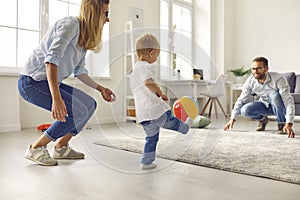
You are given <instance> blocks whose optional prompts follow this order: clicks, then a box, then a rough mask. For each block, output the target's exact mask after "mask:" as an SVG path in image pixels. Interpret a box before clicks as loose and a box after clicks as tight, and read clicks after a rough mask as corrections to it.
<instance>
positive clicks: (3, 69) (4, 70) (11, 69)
mask: <svg viewBox="0 0 300 200" xmlns="http://www.w3.org/2000/svg"><path fill="white" fill-rule="evenodd" d="M16 1H17V2H16V6H17V8H16V9H17V11H16V15H17V16H16V18H17V20H18V9H19V8H18V1H21V0H16ZM22 1H24V0H22ZM50 1H51V0H39V1H38V3H39V27H38V30H31V29H26V28H20V27H19V26H18V21H17V22H16V27H11V26H6V25H1V24H0V27H3V28H10V29H14V30H15V31H16V37H15V38H14V40H15V43H16V48H15V51H16V52H15V53H16V56H15V61H14V65H15V66H2V65H0V75H19V73H20V72H21V70H22V68H23V66H20V65H19V64H18V51H19V48H18V45H19V44H18V30H25V31H33V32H38V33H39V42H40V40H41V39H42V37H43V36H44V35H45V34H46V32H47V31H48V29H49V27H50V26H51V24H50V23H49V12H51V11H50V10H49V9H50V6H49V3H50ZM56 1H61V2H63V3H66V4H68V7H69V5H70V4H72V5H78V6H79V8H80V4H77V3H74V2H72V1H69V0H56ZM78 13H79V10H78ZM69 14H70V13H69V9H68V13H66V15H65V16H69ZM108 35H109V27H108ZM106 42H107V41H106ZM36 45H38V44H36ZM108 51H109V48H108ZM108 54H109V52H108ZM28 56H29V55H28ZM108 56H109V55H108ZM91 71H95V70H91ZM96 71H99V70H96ZM90 76H91V77H94V78H99V77H100V78H110V77H111V74H110V67H109V66H108V72H106V73H104V74H103V73H101V74H99V75H98V74H91V73H90Z"/></svg>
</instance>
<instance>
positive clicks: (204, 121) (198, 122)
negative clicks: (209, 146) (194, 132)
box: [191, 115, 210, 128]
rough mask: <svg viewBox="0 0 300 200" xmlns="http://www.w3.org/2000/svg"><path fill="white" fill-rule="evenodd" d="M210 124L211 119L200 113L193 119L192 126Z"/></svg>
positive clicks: (199, 126)
mask: <svg viewBox="0 0 300 200" xmlns="http://www.w3.org/2000/svg"><path fill="white" fill-rule="evenodd" d="M209 124H210V119H209V118H207V117H204V116H201V115H198V116H197V117H196V119H194V120H193V123H192V126H191V127H192V128H205V127H206V126H208V125H209Z"/></svg>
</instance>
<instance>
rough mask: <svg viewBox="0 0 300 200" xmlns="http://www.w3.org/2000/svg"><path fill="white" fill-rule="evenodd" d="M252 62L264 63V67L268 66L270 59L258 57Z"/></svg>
mask: <svg viewBox="0 0 300 200" xmlns="http://www.w3.org/2000/svg"><path fill="white" fill-rule="evenodd" d="M252 62H263V63H264V66H268V59H266V58H265V57H256V58H254V59H253V60H252Z"/></svg>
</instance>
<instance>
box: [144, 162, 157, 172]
mask: <svg viewBox="0 0 300 200" xmlns="http://www.w3.org/2000/svg"><path fill="white" fill-rule="evenodd" d="M155 167H156V164H155V163H151V164H149V165H146V164H141V169H143V170H147V169H153V168H155Z"/></svg>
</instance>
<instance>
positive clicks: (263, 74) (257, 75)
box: [253, 73, 266, 80]
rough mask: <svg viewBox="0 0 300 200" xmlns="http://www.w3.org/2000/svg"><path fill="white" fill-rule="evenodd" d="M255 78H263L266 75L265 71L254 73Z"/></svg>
mask: <svg viewBox="0 0 300 200" xmlns="http://www.w3.org/2000/svg"><path fill="white" fill-rule="evenodd" d="M253 76H254V78H255V79H257V80H263V79H264V78H265V77H266V74H265V73H261V74H253Z"/></svg>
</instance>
